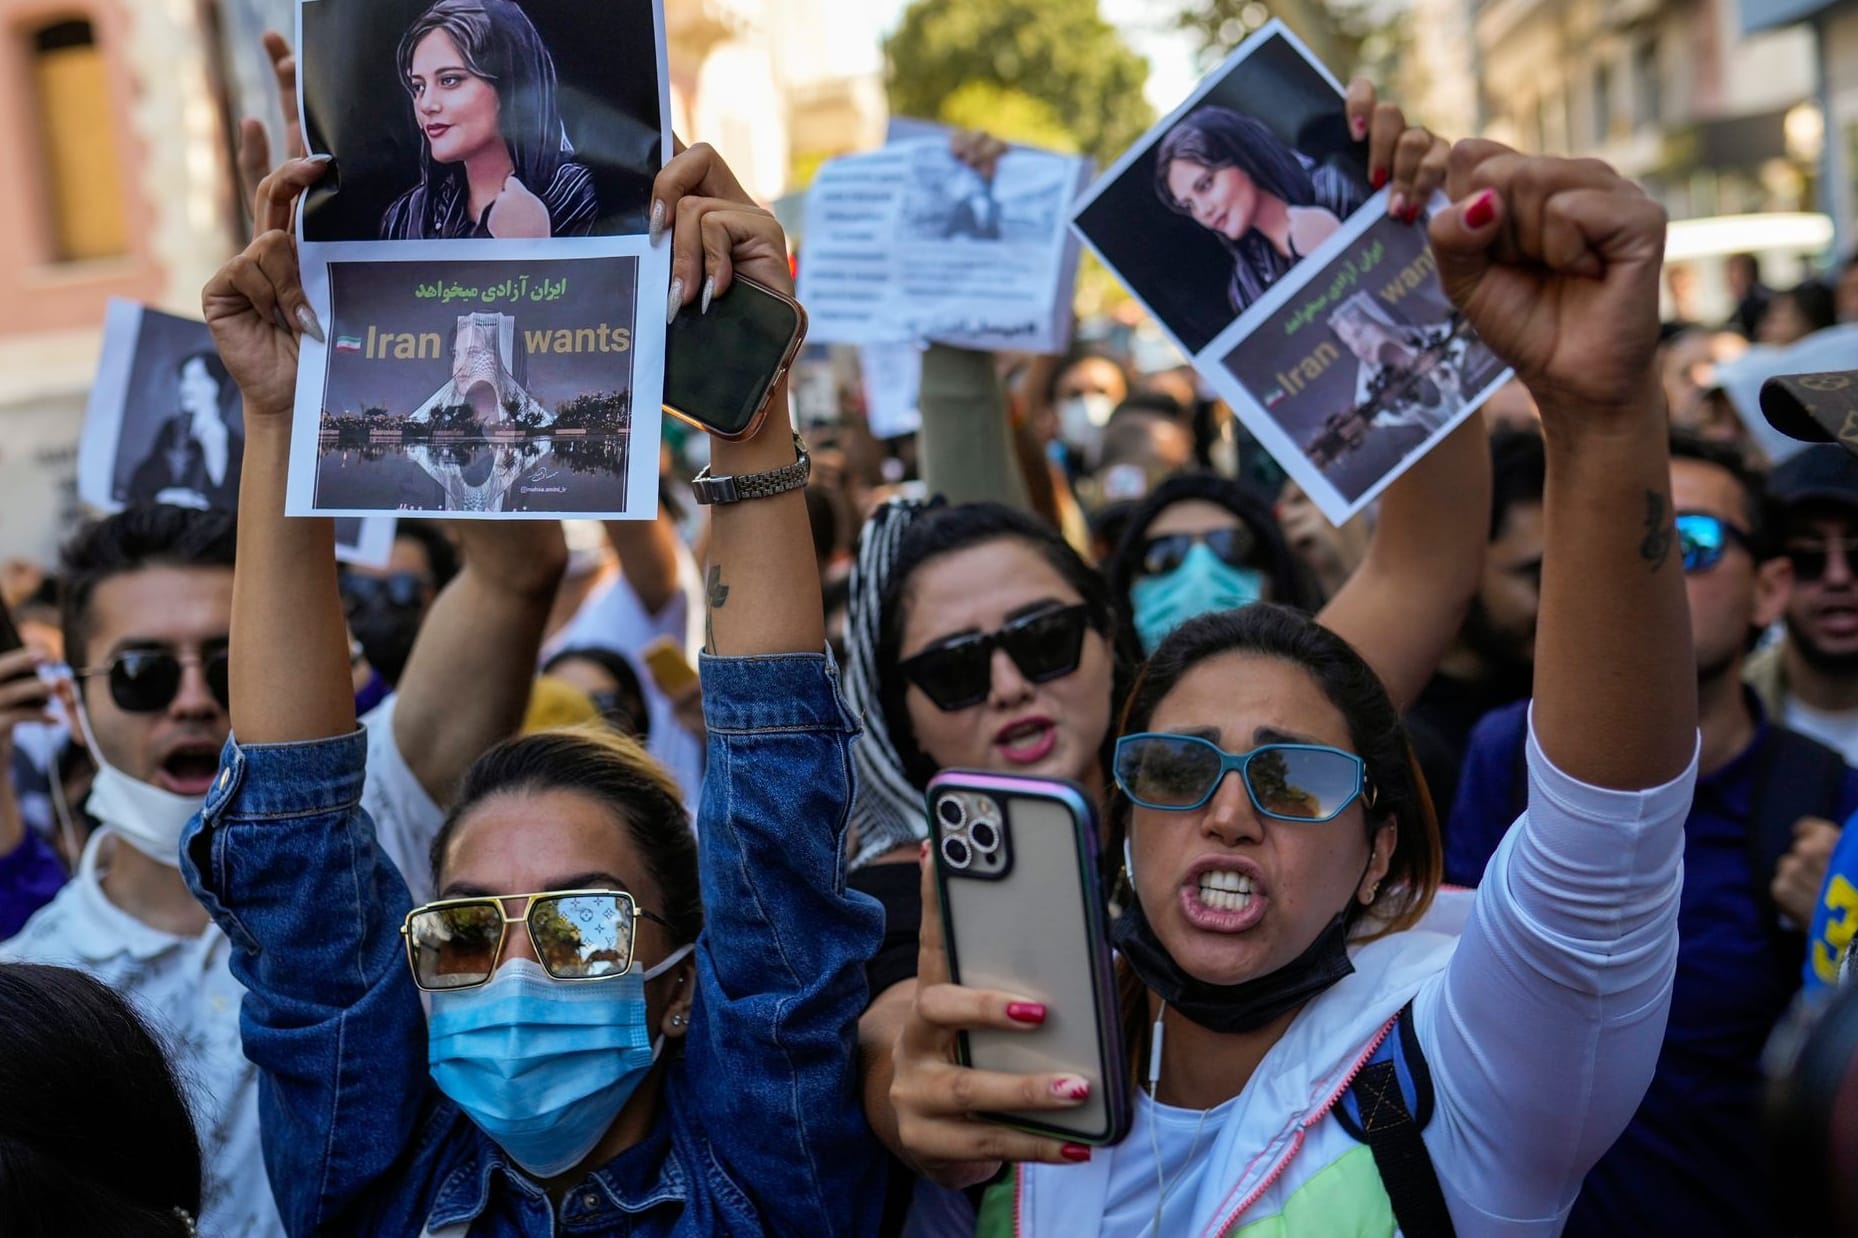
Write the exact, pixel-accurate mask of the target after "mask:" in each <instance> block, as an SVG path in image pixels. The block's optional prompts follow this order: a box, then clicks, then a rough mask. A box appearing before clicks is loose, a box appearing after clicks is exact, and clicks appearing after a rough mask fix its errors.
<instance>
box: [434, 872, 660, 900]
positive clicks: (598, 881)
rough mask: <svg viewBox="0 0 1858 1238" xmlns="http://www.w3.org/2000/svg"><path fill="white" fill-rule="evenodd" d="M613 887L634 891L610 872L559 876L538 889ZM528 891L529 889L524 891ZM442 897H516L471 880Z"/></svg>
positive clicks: (452, 887)
mask: <svg viewBox="0 0 1858 1238" xmlns="http://www.w3.org/2000/svg"><path fill="white" fill-rule="evenodd" d="M601 889H613V890H623V891H625V892H626V893H628V894H630V893H632V887H631V886H629V885H627V884H626V883H625V882H623V881H621V880H620V879H619V878H618V877H615V876H614V875H613V874H612V873H608V872H593V873H576V874H574V875H573V876H572V877H557V878H555V879H554V880H553V881H551V882H549V883H548V885H547V886H545V887H543V888H542V889H541V890H538V891H536V893H539V894H546V893H549V892H550V891H552V890H601ZM523 893H528V891H523ZM439 897H440V898H441V899H448V898H514V897H516V896H515V895H514V894H510V893H507V892H503V891H498V890H492V889H490V888H488V887H487V886H480V885H474V884H472V883H471V882H469V881H454V882H452V883H451V884H450V885H448V886H446V887H445V888H444V889H443V890H441V891H439Z"/></svg>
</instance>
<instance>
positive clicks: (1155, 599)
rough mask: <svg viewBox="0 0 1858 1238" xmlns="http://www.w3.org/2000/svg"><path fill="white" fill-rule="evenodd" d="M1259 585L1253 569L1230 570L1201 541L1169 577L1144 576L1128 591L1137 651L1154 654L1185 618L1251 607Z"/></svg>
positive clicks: (1260, 581)
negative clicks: (1139, 646)
mask: <svg viewBox="0 0 1858 1238" xmlns="http://www.w3.org/2000/svg"><path fill="white" fill-rule="evenodd" d="M1264 584H1265V581H1264V573H1263V572H1260V571H1259V570H1258V569H1257V568H1253V567H1233V566H1232V565H1231V564H1230V563H1227V562H1226V561H1225V560H1224V559H1221V558H1220V557H1219V556H1218V555H1216V554H1214V553H1213V552H1212V550H1210V549H1208V547H1207V545H1206V543H1205V542H1200V543H1198V544H1196V545H1195V546H1194V547H1193V549H1191V550H1189V551H1188V552H1187V556H1186V558H1184V559H1182V560H1181V565H1180V566H1179V567H1177V568H1175V569H1174V570H1173V571H1172V572H1169V573H1167V574H1166V575H1164V576H1144V577H1143V578H1142V579H1140V580H1138V581H1136V582H1135V584H1133V585H1131V586H1130V587H1129V600H1130V602H1131V603H1133V604H1134V606H1135V631H1136V635H1137V636H1139V637H1141V639H1142V652H1143V653H1145V654H1152V653H1154V652H1155V650H1156V649H1158V648H1160V647H1161V642H1162V641H1164V640H1166V639H1167V636H1168V633H1170V632H1172V631H1174V629H1175V628H1178V627H1180V626H1181V625H1182V624H1183V623H1186V622H1187V621H1188V620H1189V619H1193V618H1197V617H1198V616H1200V615H1209V614H1212V613H1213V612H1214V611H1219V610H1234V609H1236V608H1238V607H1240V606H1245V605H1248V604H1250V603H1252V602H1256V601H1257V600H1258V599H1260V598H1262V597H1263V596H1264Z"/></svg>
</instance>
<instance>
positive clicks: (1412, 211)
mask: <svg viewBox="0 0 1858 1238" xmlns="http://www.w3.org/2000/svg"><path fill="white" fill-rule="evenodd" d="M1400 218H1401V219H1402V220H1404V221H1405V222H1407V223H1410V224H1414V223H1418V222H1419V208H1418V207H1417V206H1409V207H1407V208H1406V210H1405V211H1403V212H1402V213H1401V215H1400Z"/></svg>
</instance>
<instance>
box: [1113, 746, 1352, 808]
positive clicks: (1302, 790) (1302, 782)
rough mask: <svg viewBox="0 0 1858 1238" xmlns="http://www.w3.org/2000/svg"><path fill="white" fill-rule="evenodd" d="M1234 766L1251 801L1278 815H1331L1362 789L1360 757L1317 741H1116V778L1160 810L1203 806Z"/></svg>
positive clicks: (1124, 789)
mask: <svg viewBox="0 0 1858 1238" xmlns="http://www.w3.org/2000/svg"><path fill="white" fill-rule="evenodd" d="M1234 771H1236V772H1237V773H1238V775H1239V777H1240V778H1242V779H1243V780H1244V782H1245V793H1246V794H1247V795H1249V796H1251V799H1252V807H1254V808H1256V809H1257V810H1258V811H1259V813H1261V814H1262V815H1264V816H1267V817H1270V818H1273V819H1274V820H1278V821H1308V822H1322V821H1332V820H1334V819H1335V818H1336V817H1338V816H1340V815H1341V814H1342V811H1343V810H1344V809H1346V808H1347V807H1348V806H1349V805H1350V804H1352V803H1354V802H1355V801H1356V800H1357V799H1359V798H1360V797H1361V796H1362V795H1363V794H1365V793H1366V792H1367V785H1368V775H1367V764H1366V762H1364V761H1363V760H1362V759H1361V758H1360V757H1358V756H1356V755H1355V754H1354V753H1352V752H1344V751H1342V750H1341V749H1340V748H1329V747H1324V746H1322V745H1318V744H1261V745H1260V746H1258V747H1256V748H1253V749H1252V750H1251V751H1250V752H1227V751H1226V750H1225V749H1223V748H1221V747H1220V746H1219V745H1218V744H1215V743H1213V742H1212V741H1211V740H1207V739H1201V738H1199V737H1198V736H1195V735H1161V734H1154V733H1149V734H1143V735H1126V736H1124V737H1123V738H1121V739H1119V740H1117V741H1116V769H1115V776H1116V785H1117V786H1118V787H1121V788H1122V792H1123V794H1124V795H1126V796H1128V797H1129V799H1130V801H1131V802H1133V803H1136V804H1140V805H1141V806H1142V807H1144V808H1158V809H1161V810H1162V811H1164V812H1192V811H1193V810H1194V809H1196V808H1202V807H1204V806H1205V805H1206V803H1207V801H1208V800H1211V799H1212V798H1213V794H1214V792H1216V791H1218V790H1219V784H1220V783H1221V782H1223V781H1224V780H1225V777H1226V775H1227V774H1229V773H1232V772H1234Z"/></svg>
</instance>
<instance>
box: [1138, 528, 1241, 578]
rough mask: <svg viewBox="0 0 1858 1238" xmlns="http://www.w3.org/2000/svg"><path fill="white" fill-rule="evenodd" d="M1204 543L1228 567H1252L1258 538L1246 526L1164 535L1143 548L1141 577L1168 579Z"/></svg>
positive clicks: (1150, 541)
mask: <svg viewBox="0 0 1858 1238" xmlns="http://www.w3.org/2000/svg"><path fill="white" fill-rule="evenodd" d="M1196 543H1198V544H1204V545H1205V546H1206V548H1207V549H1208V550H1210V551H1212V552H1213V553H1214V554H1216V555H1218V556H1219V558H1220V560H1221V562H1223V563H1225V564H1226V566H1228V567H1249V566H1250V565H1251V561H1252V553H1253V551H1255V550H1256V549H1257V546H1258V539H1257V538H1255V537H1253V536H1252V531H1251V530H1250V529H1248V528H1246V527H1245V526H1244V525H1235V526H1233V527H1232V528H1227V529H1209V530H1207V531H1206V532H1205V533H1164V534H1162V535H1161V536H1160V537H1151V538H1149V539H1148V541H1146V542H1145V543H1143V545H1142V575H1144V576H1166V575H1167V574H1168V573H1169V572H1172V571H1174V570H1175V569H1176V568H1178V567H1179V566H1180V565H1181V564H1182V563H1183V562H1185V561H1186V559H1187V554H1188V552H1189V551H1191V550H1192V549H1193V548H1194V546H1195V544H1196Z"/></svg>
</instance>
